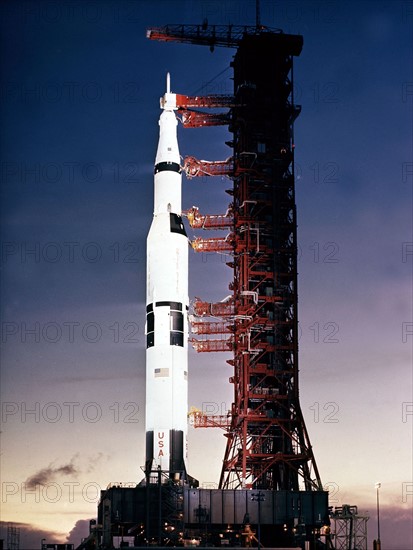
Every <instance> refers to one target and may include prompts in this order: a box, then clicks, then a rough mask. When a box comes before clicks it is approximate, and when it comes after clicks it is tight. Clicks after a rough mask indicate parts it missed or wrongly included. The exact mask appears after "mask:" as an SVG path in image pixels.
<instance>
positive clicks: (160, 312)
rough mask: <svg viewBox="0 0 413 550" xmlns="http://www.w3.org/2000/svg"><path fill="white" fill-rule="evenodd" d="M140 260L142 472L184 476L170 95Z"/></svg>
mask: <svg viewBox="0 0 413 550" xmlns="http://www.w3.org/2000/svg"><path fill="white" fill-rule="evenodd" d="M161 107H162V108H163V112H162V114H161V116H160V119H159V127H160V133H159V144H158V150H157V153H156V160H155V176H154V213H153V220H152V224H151V227H150V230H149V234H148V238H147V248H146V262H147V282H146V331H145V332H146V466H145V468H146V472H147V473H149V472H150V471H151V470H152V471H153V470H157V469H161V470H162V471H167V472H170V473H171V475H172V474H173V477H177V476H178V475H179V477H181V478H182V477H186V466H185V462H186V454H187V451H186V447H187V430H188V418H187V412H188V239H187V236H186V233H185V228H184V225H183V223H182V218H181V191H182V181H181V167H180V155H179V149H178V141H177V124H178V122H177V119H176V116H175V113H174V108H175V94H171V93H170V90H169V75H168V81H167V93H166V94H165V96H164V97H163V98H162V99H161Z"/></svg>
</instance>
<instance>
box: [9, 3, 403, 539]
mask: <svg viewBox="0 0 413 550" xmlns="http://www.w3.org/2000/svg"><path fill="white" fill-rule="evenodd" d="M205 18H207V19H208V21H209V23H210V24H214V23H215V24H229V23H232V24H234V25H245V24H249V25H253V24H255V2H254V1H253V0H241V1H235V0H234V1H232V0H199V1H196V0H193V1H190V0H188V1H184V0H170V1H168V0H156V1H154V0H151V1H146V0H142V1H127V0H120V1H114V0H112V1H111V0H107V1H105V0H102V1H89V0H63V1H59V2H53V1H44V2H42V1H36V0H33V1H30V0H29V1H3V2H2V3H1V29H0V32H1V38H0V40H1V87H0V106H1V144H0V145H1V149H0V153H1V223H2V225H1V247H2V257H1V330H2V349H1V400H2V444H1V446H2V455H1V482H2V495H1V520H2V523H1V531H0V538H6V525H7V523H8V522H14V523H15V524H18V526H20V529H21V531H20V532H21V544H20V548H21V549H23V550H27V549H29V548H40V540H41V539H42V538H46V539H47V542H64V541H66V540H69V541H70V542H73V543H74V544H75V545H77V544H79V543H80V540H81V537H84V536H86V535H87V533H88V521H89V519H90V518H94V517H96V505H97V500H98V497H99V491H100V489H103V488H105V487H106V486H107V485H108V484H109V483H111V482H131V483H132V482H133V483H137V482H139V481H141V479H142V478H143V472H142V469H141V468H142V466H143V464H144V426H145V417H144V416H145V345H144V323H145V254H146V252H145V248H146V245H145V241H146V235H147V232H148V230H149V226H150V223H151V218H152V209H153V163H154V158H155V153H156V147H157V140H158V118H159V114H160V109H159V97H160V96H161V95H163V93H164V92H165V76H166V73H167V71H169V72H170V73H171V87H172V91H173V92H177V93H182V94H186V95H207V94H211V93H227V94H230V93H232V80H231V76H232V70H231V69H230V67H229V64H230V62H231V59H232V57H233V55H234V53H235V50H232V49H226V48H219V47H217V48H216V49H215V51H214V52H213V53H211V52H210V51H209V48H207V47H203V46H191V45H185V44H176V43H170V44H165V43H160V42H153V41H150V40H147V39H146V37H145V32H146V28H147V27H150V26H162V25H165V24H167V23H202V21H203V20H204V19H205ZM261 21H262V23H263V24H264V25H266V26H268V27H274V28H281V29H283V30H284V32H288V33H298V34H302V35H303V37H304V46H303V51H302V53H301V55H300V57H299V58H295V65H294V77H295V100H296V103H298V104H300V105H302V113H301V115H300V116H299V117H298V119H297V120H296V123H295V147H296V148H295V152H296V174H297V180H296V199H297V217H298V240H299V241H298V242H299V263H298V266H299V286H298V293H299V321H300V400H301V406H302V409H303V413H304V417H305V420H306V425H307V428H308V431H309V436H310V440H311V443H312V445H313V450H314V455H315V459H316V462H317V465H318V468H319V471H320V475H321V479H322V481H323V484H324V486H325V488H326V489H328V490H329V491H330V504H331V505H333V506H341V505H342V504H351V505H357V506H358V507H359V510H360V511H362V512H367V513H368V515H370V520H369V522H368V531H369V541H370V543H369V544H370V546H369V548H370V547H371V541H372V540H373V538H375V537H376V536H377V517H376V490H375V483H376V482H381V489H380V505H381V507H380V521H381V539H382V547H383V549H385V550H410V549H411V548H412V547H413V539H412V527H411V526H412V520H413V516H412V504H413V471H412V469H413V468H412V464H413V462H412V461H413V459H412V431H413V430H412V427H413V399H412V384H411V382H412V374H411V363H412V344H413V319H412V259H413V236H412V181H413V158H412V124H413V116H412V105H413V72H412V70H413V66H412V42H413V41H412V38H413V2H412V1H397V0H393V1H380V0H377V1H374V2H373V1H361V2H352V1H337V0H335V1H319V2H316V1H310V0H308V1H305V0H304V1H290V2H288V1H277V2H275V1H272V0H262V1H261ZM268 63H269V65H268V67H269V70H271V59H270V58H269V59H268ZM228 139H230V134H229V133H228V131H227V129H226V128H205V129H192V130H190V129H184V128H182V127H178V140H179V146H180V151H181V155H183V156H185V155H194V156H195V157H198V158H202V159H207V160H223V159H225V158H227V157H228V156H230V154H231V150H230V149H229V148H228V147H227V146H226V145H225V141H227V140H228ZM230 187H231V182H230V181H229V180H228V179H226V178H210V179H206V178H203V179H202V180H201V179H199V180H197V179H192V180H188V179H186V178H185V177H184V178H183V207H184V208H189V207H191V206H192V205H196V206H199V208H200V210H201V212H202V213H210V214H222V213H225V211H226V209H227V205H228V203H229V200H230V197H229V195H228V194H227V193H225V190H226V189H228V188H230ZM189 236H190V238H192V237H193V236H194V231H193V230H191V229H189ZM226 260H228V258H225V257H222V256H217V255H196V253H195V252H193V251H190V275H189V276H190V299H193V298H194V297H195V296H199V297H201V298H202V299H205V300H210V301H220V300H222V299H224V298H225V297H226V296H227V295H228V294H229V293H230V291H229V290H228V282H229V280H230V277H231V274H232V273H231V271H230V269H229V268H228V267H227V266H226V265H225V261H226ZM227 358H228V356H227V355H225V354H220V353H215V354H212V353H210V354H198V355H197V354H196V353H195V352H194V351H193V350H192V349H191V350H190V354H189V362H190V365H189V406H195V407H197V408H199V409H203V410H205V411H207V412H209V413H225V412H226V411H227V410H228V409H230V407H231V402H232V385H231V384H229V382H228V379H229V377H230V376H231V374H232V373H231V367H230V366H229V365H228V364H227V363H226V359H227ZM225 441H226V440H225V437H224V436H223V432H222V431H220V430H215V429H210V430H196V431H195V430H194V429H193V428H190V430H189V460H188V471H189V472H190V474H191V475H192V476H194V477H195V478H197V479H199V481H200V484H201V486H202V484H205V483H208V484H212V483H217V482H218V479H219V473H220V468H221V463H222V458H223V453H224V447H225ZM69 533H71V534H70V536H69Z"/></svg>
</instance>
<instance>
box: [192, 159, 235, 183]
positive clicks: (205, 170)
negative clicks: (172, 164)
mask: <svg viewBox="0 0 413 550" xmlns="http://www.w3.org/2000/svg"><path fill="white" fill-rule="evenodd" d="M183 170H184V172H185V173H186V175H187V177H188V178H196V177H198V176H229V175H231V174H232V173H233V170H234V165H233V161H232V158H227V159H226V160H219V161H210V160H198V159H197V158H195V157H185V158H184V165H183Z"/></svg>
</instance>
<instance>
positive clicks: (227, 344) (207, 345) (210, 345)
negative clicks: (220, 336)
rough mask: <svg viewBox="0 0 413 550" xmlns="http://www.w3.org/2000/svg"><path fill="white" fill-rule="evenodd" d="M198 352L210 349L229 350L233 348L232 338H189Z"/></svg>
mask: <svg viewBox="0 0 413 550" xmlns="http://www.w3.org/2000/svg"><path fill="white" fill-rule="evenodd" d="M189 341H190V342H191V344H192V346H193V348H194V349H195V351H197V352H198V353H202V352H210V351H231V350H232V349H233V339H232V338H228V339H226V340H197V339H196V338H190V340H189Z"/></svg>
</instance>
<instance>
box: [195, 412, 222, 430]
mask: <svg viewBox="0 0 413 550" xmlns="http://www.w3.org/2000/svg"><path fill="white" fill-rule="evenodd" d="M192 417H193V420H192V422H193V426H194V428H222V429H224V430H228V429H229V428H230V426H231V416H230V415H229V414H228V415H224V414H213V415H207V414H202V413H201V412H199V413H193V414H192Z"/></svg>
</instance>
